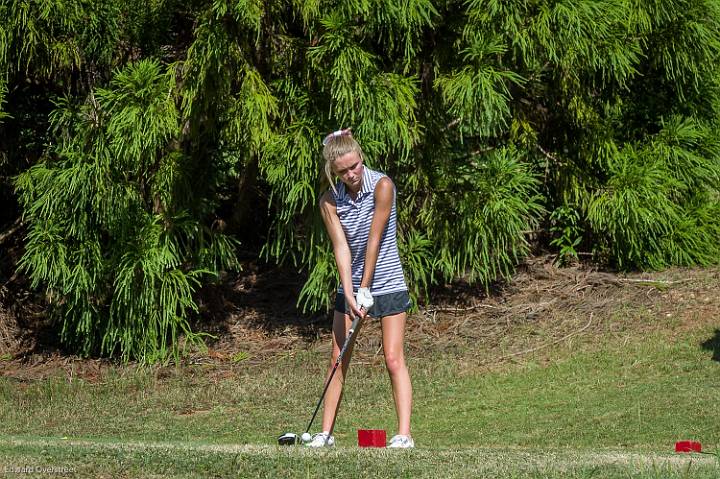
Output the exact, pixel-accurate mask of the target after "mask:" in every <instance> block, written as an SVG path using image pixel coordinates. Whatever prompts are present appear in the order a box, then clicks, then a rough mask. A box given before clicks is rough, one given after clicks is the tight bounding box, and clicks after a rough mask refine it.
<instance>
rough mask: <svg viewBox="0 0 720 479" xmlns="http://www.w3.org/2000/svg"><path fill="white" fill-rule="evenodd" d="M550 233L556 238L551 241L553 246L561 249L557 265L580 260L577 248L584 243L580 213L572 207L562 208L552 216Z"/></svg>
mask: <svg viewBox="0 0 720 479" xmlns="http://www.w3.org/2000/svg"><path fill="white" fill-rule="evenodd" d="M550 222H551V223H552V226H550V233H551V234H553V236H555V238H554V239H553V240H552V241H550V245H551V246H555V247H558V248H560V251H559V252H558V255H557V259H556V260H555V263H556V264H558V265H565V264H568V263H571V262H573V261H577V260H578V252H577V250H576V248H577V247H578V245H580V242H581V241H582V229H581V227H580V225H579V223H580V213H579V212H578V210H577V208H573V207H572V206H561V207H559V208H556V209H555V210H554V211H553V212H552V213H551V214H550Z"/></svg>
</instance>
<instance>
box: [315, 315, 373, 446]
mask: <svg viewBox="0 0 720 479" xmlns="http://www.w3.org/2000/svg"><path fill="white" fill-rule="evenodd" d="M360 321H362V318H361V317H359V316H358V317H356V318H355V319H353V322H352V324H351V325H350V329H348V333H347V336H346V337H345V342H344V343H343V346H342V348H341V349H340V353H339V354H338V357H337V359H336V360H335V365H334V366H333V369H332V372H331V373H330V376H329V377H328V380H327V382H326V383H325V387H324V388H323V392H322V394H321V395H320V400H319V401H318V403H317V406H315V411H314V412H313V415H312V418H311V419H310V422H309V423H308V426H307V429H305V432H310V428H311V427H312V424H313V422H314V421H315V416H317V413H318V411H319V410H320V405H321V404H322V402H323V399H325V393H327V390H328V388H329V387H330V383H331V382H332V379H333V376H335V371H337V368H338V366H339V365H340V363H341V362H342V358H343V356H345V351H346V350H347V348H348V347H349V346H350V343H352V340H353V338H354V337H355V331H357V329H358V326H359V325H360Z"/></svg>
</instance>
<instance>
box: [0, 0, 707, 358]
mask: <svg viewBox="0 0 720 479" xmlns="http://www.w3.org/2000/svg"><path fill="white" fill-rule="evenodd" d="M0 14H1V15H2V16H1V17H0V25H1V27H2V28H0V64H1V65H2V67H3V68H4V73H5V74H4V75H2V76H0V107H1V108H2V112H0V117H4V118H3V121H4V123H2V124H0V128H2V129H3V131H2V132H0V133H2V135H0V136H2V137H3V138H4V141H3V143H2V144H0V148H2V153H3V156H2V157H3V158H4V159H5V158H6V160H5V161H6V163H7V164H8V165H9V166H10V167H11V168H12V169H11V170H10V171H22V170H26V171H24V172H23V173H22V174H21V175H20V176H19V177H18V179H17V185H16V186H17V191H18V193H19V195H20V201H21V206H22V208H23V212H24V216H25V219H26V221H27V223H28V226H29V228H30V230H29V236H28V239H27V245H26V246H27V248H26V255H25V257H24V258H23V261H22V264H21V266H22V268H23V270H24V271H26V272H27V273H28V274H29V275H30V278H31V279H32V281H33V284H34V285H35V286H36V287H38V288H46V290H47V292H48V296H49V297H50V298H51V299H52V301H53V304H54V308H53V311H54V313H53V314H56V315H57V317H58V318H61V321H62V322H63V325H64V333H63V337H64V338H65V340H66V341H67V342H68V343H69V344H76V345H77V346H78V347H79V348H80V350H81V351H83V352H86V353H90V352H97V351H99V352H103V353H108V354H114V353H115V352H116V351H120V353H121V354H122V355H124V356H125V357H141V358H149V359H153V358H160V357H165V356H166V355H167V354H168V351H167V350H166V349H163V348H164V347H165V346H164V345H165V344H174V345H175V346H173V347H172V348H174V349H172V348H171V349H172V352H175V353H176V352H177V351H178V350H177V344H178V342H177V341H176V338H177V337H178V335H181V334H183V335H187V337H188V338H189V339H192V338H195V339H197V336H195V335H193V333H190V332H189V329H188V326H187V325H188V320H189V318H190V317H191V316H192V314H194V310H195V309H196V307H195V302H194V300H193V297H194V292H195V291H196V290H197V288H198V287H199V286H200V285H201V284H204V282H206V281H208V280H209V278H210V277H211V276H212V275H210V274H208V272H212V273H216V272H219V271H221V270H223V269H226V268H230V267H233V265H234V261H233V257H234V246H235V245H236V243H237V241H243V242H244V243H246V244H251V245H259V246H258V248H261V251H260V256H261V257H262V258H264V259H269V260H275V261H279V262H288V263H292V264H294V265H296V266H297V267H298V270H299V271H301V272H302V273H303V274H307V282H306V283H305V286H304V288H303V289H302V292H301V295H300V298H299V299H298V304H299V305H301V306H302V308H303V309H305V310H306V311H318V310H322V309H325V308H329V307H330V306H331V295H332V291H333V290H334V288H335V287H336V283H337V273H336V271H335V266H334V260H333V258H332V253H331V250H330V247H329V242H328V240H327V237H326V234H325V233H324V231H323V225H322V222H321V221H320V219H319V215H318V208H317V201H318V198H319V196H320V195H321V194H322V193H323V192H324V191H325V189H326V188H327V185H326V184H324V183H323V181H324V180H323V178H322V175H321V170H322V164H321V161H322V160H321V158H320V149H321V145H320V140H321V138H322V137H323V136H324V134H325V133H327V132H329V131H332V130H335V129H337V128H339V127H352V128H353V131H354V134H355V136H356V137H357V138H358V140H359V141H360V142H361V144H362V145H363V148H364V151H365V153H366V160H367V164H368V165H369V166H370V167H373V168H377V169H380V170H382V171H384V172H386V173H388V174H389V175H390V176H391V178H392V179H393V181H394V182H395V184H396V187H397V199H398V218H399V245H400V249H401V251H402V257H403V261H404V265H405V271H406V275H407V277H408V281H409V283H410V287H411V289H412V293H413V296H414V297H415V298H416V299H417V298H423V299H428V298H427V294H428V290H429V288H430V287H431V286H432V285H434V284H441V283H446V282H451V281H454V280H456V279H458V278H464V279H466V280H468V281H473V282H479V283H480V284H482V285H484V286H486V287H487V286H489V285H490V284H491V283H492V282H493V281H496V280H497V279H500V278H508V277H509V276H510V275H511V274H512V272H513V270H514V267H515V265H516V264H517V263H518V262H520V261H522V258H523V257H524V256H525V255H527V254H529V253H530V245H529V244H528V240H527V235H528V234H529V233H530V232H531V231H536V230H537V228H538V227H539V225H548V226H549V230H548V231H547V232H548V233H549V235H548V239H547V242H548V244H541V245H539V246H541V247H544V246H551V247H554V248H558V249H559V250H560V255H559V260H560V261H561V262H562V261H569V260H570V259H572V258H573V257H575V256H577V255H578V253H580V252H581V251H578V248H592V251H593V252H594V253H595V254H596V256H597V258H598V259H600V260H603V261H606V262H607V263H608V264H611V265H614V266H618V267H621V268H662V267H665V266H668V265H672V264H683V265H693V264H709V263H715V262H718V260H719V259H720V246H718V242H717V237H718V232H719V231H720V220H718V218H720V215H718V214H717V213H718V211H719V210H720V192H719V191H718V188H719V187H718V185H720V181H718V180H720V160H719V158H720V143H719V142H720V140H719V138H720V136H719V135H718V126H719V125H718V120H717V119H718V117H720V115H719V114H720V72H719V71H718V62H717V58H718V55H719V54H720V3H718V2H717V1H715V0H664V1H662V2H660V1H652V2H644V1H640V0H603V1H596V0H557V1H556V0H553V1H547V0H539V1H533V2H528V1H525V0H507V1H506V0H502V1H501V0H469V1H467V2H459V1H455V0H450V1H445V2H438V1H432V0H409V1H407V0H403V1H400V0H391V1H386V2H371V1H369V0H352V1H342V2H341V1H335V0H330V1H320V0H307V1H303V0H293V1H291V2H280V1H278V0H270V1H266V2H260V1H256V0H212V1H209V0H208V1H199V2H191V3H189V4H188V3H180V2H174V1H159V0H158V1H150V2H139V1H132V2H119V0H101V1H96V2H89V1H83V0H79V1H71V2H67V1H60V0H49V1H45V2H39V1H30V2H20V1H10V2H5V3H2V4H1V5H0ZM13 92H14V93H13ZM51 100H52V103H51ZM16 113H20V114H22V115H23V116H22V119H21V118H20V117H18V118H16V117H15V116H16ZM8 115H12V118H8ZM30 153H33V154H30ZM38 158H39V159H38ZM13 174H14V173H13ZM211 225H227V229H226V233H227V234H221V233H220V232H219V231H215V230H213V229H212V228H211ZM539 237H540V238H545V237H546V236H545V235H540V236H539ZM140 317H143V318H145V319H143V320H142V321H140V320H139V319H138V318H140ZM141 323H142V324H141Z"/></svg>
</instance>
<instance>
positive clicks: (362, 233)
mask: <svg viewBox="0 0 720 479" xmlns="http://www.w3.org/2000/svg"><path fill="white" fill-rule="evenodd" d="M384 176H386V175H384V174H383V173H380V172H379V171H374V170H371V169H370V168H368V167H367V166H365V165H363V179H362V187H361V189H360V191H359V192H358V194H357V197H356V198H355V199H354V200H353V199H352V198H351V197H350V194H349V193H348V191H347V190H346V188H345V184H344V183H343V182H342V181H338V183H337V185H336V189H337V194H335V193H334V192H332V194H333V197H334V199H335V205H336V207H337V215H338V218H340V224H341V225H342V228H343V231H344V232H345V238H346V239H347V242H348V245H349V246H350V252H351V256H352V260H351V271H352V284H353V290H354V291H357V290H358V288H360V281H362V275H363V270H364V267H365V251H366V249H367V241H368V236H369V235H370V224H371V223H372V219H373V214H374V213H375V194H374V193H375V186H376V185H377V182H378V181H380V178H382V177H384ZM396 236H397V224H396V212H395V195H394V194H393V202H392V209H391V210H390V218H388V223H387V225H386V226H385V230H384V231H383V233H382V237H381V238H380V251H379V253H378V259H377V263H376V264H375V275H374V276H373V280H372V285H371V287H370V292H371V293H372V295H373V296H377V295H381V294H389V293H396V292H398V291H407V289H408V288H407V285H406V284H405V277H404V275H403V271H402V266H401V264H400V254H399V253H398V248H397V237H396ZM338 292H339V293H340V294H344V293H343V288H342V284H341V285H340V286H339V288H338Z"/></svg>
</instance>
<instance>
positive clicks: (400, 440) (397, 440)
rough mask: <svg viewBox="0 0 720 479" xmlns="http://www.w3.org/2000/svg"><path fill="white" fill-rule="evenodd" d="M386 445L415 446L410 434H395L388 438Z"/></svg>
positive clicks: (394, 446) (397, 446) (395, 446)
mask: <svg viewBox="0 0 720 479" xmlns="http://www.w3.org/2000/svg"><path fill="white" fill-rule="evenodd" d="M388 447H389V448H390V447H392V448H395V449H411V448H413V447H415V441H413V439H412V438H411V437H410V436H405V435H402V434H397V435H395V436H393V437H392V439H390V444H389V445H388Z"/></svg>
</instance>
